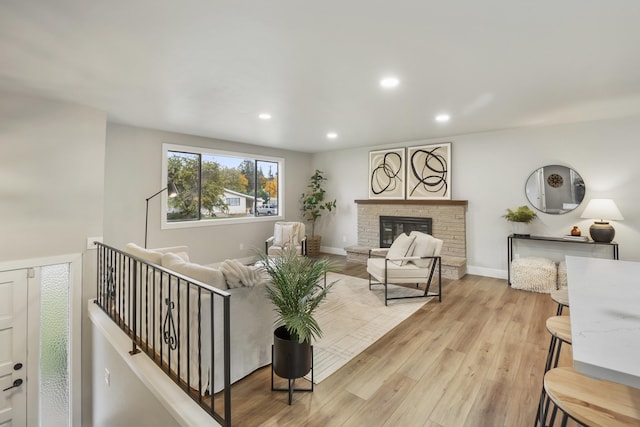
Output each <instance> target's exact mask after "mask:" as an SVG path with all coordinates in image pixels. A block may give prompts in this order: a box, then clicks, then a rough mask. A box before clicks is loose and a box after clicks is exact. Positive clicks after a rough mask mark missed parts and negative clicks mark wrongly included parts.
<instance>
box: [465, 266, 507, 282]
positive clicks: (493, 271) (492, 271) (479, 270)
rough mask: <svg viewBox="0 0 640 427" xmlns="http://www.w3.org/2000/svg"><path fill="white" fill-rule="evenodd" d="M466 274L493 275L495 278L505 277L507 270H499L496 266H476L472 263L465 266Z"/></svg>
mask: <svg viewBox="0 0 640 427" xmlns="http://www.w3.org/2000/svg"><path fill="white" fill-rule="evenodd" d="M467 273H468V274H475V275H477V276H485V277H493V278H495V279H506V278H507V270H500V269H497V268H486V267H476V266H474V265H468V266H467Z"/></svg>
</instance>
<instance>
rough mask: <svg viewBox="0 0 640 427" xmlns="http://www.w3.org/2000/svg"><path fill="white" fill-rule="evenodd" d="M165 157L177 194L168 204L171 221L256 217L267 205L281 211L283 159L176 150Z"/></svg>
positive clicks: (170, 150) (189, 148)
mask: <svg viewBox="0 0 640 427" xmlns="http://www.w3.org/2000/svg"><path fill="white" fill-rule="evenodd" d="M165 155H166V163H167V182H169V183H173V184H174V185H175V186H176V188H177V190H178V195H177V196H176V197H173V198H168V199H167V222H182V221H209V220H219V219H229V218H248V217H254V216H258V215H260V211H262V210H263V207H264V206H267V205H268V206H270V207H271V206H273V207H275V208H274V209H272V210H273V211H274V212H277V211H278V209H277V208H278V200H281V197H280V194H281V183H280V169H281V167H282V163H283V160H282V159H270V158H257V157H253V156H250V155H238V154H237V153H226V152H221V151H205V150H201V149H194V148H193V147H176V146H171V147H170V148H165Z"/></svg>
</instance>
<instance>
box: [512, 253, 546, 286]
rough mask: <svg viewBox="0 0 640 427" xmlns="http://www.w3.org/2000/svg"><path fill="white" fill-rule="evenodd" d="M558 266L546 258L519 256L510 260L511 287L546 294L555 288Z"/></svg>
mask: <svg viewBox="0 0 640 427" xmlns="http://www.w3.org/2000/svg"><path fill="white" fill-rule="evenodd" d="M557 276H558V268H557V267H556V263H555V262H553V261H552V260H550V259H546V258H535V257H530V258H520V259H514V260H513V261H512V262H511V287H512V288H515V289H523V290H525V291H531V292H540V293H545V294H548V293H550V292H551V291H552V290H554V289H556V279H557Z"/></svg>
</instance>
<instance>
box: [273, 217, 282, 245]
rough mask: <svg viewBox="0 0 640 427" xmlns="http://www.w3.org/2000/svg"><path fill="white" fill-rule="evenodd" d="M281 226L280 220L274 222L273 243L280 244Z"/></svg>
mask: <svg viewBox="0 0 640 427" xmlns="http://www.w3.org/2000/svg"><path fill="white" fill-rule="evenodd" d="M282 226H283V224H282V223H281V222H276V224H275V225H274V226H273V245H274V246H282Z"/></svg>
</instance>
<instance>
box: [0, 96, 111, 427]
mask: <svg viewBox="0 0 640 427" xmlns="http://www.w3.org/2000/svg"><path fill="white" fill-rule="evenodd" d="M105 129H106V114H105V113H103V112H101V111H98V110H94V109H91V108H87V107H81V106H77V105H72V104H68V103H64V102H58V101H50V100H45V99H41V98H32V97H28V96H24V95H16V94H11V93H2V94H1V95H0V201H1V202H0V218H2V221H0V235H1V236H2V242H3V244H2V245H0V262H3V261H10V260H26V259H33V258H45V257H52V256H57V255H64V254H72V253H83V254H84V255H83V280H82V286H83V289H82V294H83V297H82V298H83V300H84V301H86V300H87V299H89V298H92V297H94V296H95V271H96V268H95V264H96V263H95V252H94V251H87V250H86V249H85V248H86V239H87V237H94V236H101V235H102V223H103V216H102V215H103V208H102V206H103V188H104V141H105ZM82 319H83V324H82V331H83V348H82V364H83V366H82V368H83V390H84V391H85V392H84V393H83V402H84V404H83V407H84V408H87V407H89V406H90V402H91V387H90V384H91V383H90V372H91V351H90V350H91V349H90V347H88V346H87V345H84V344H85V343H87V342H88V341H89V338H90V335H89V331H90V328H89V327H88V323H87V316H86V310H85V308H84V307H83V317H82ZM90 416H91V414H90V411H87V412H86V413H85V412H83V417H85V421H83V425H90V421H89V420H90Z"/></svg>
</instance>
